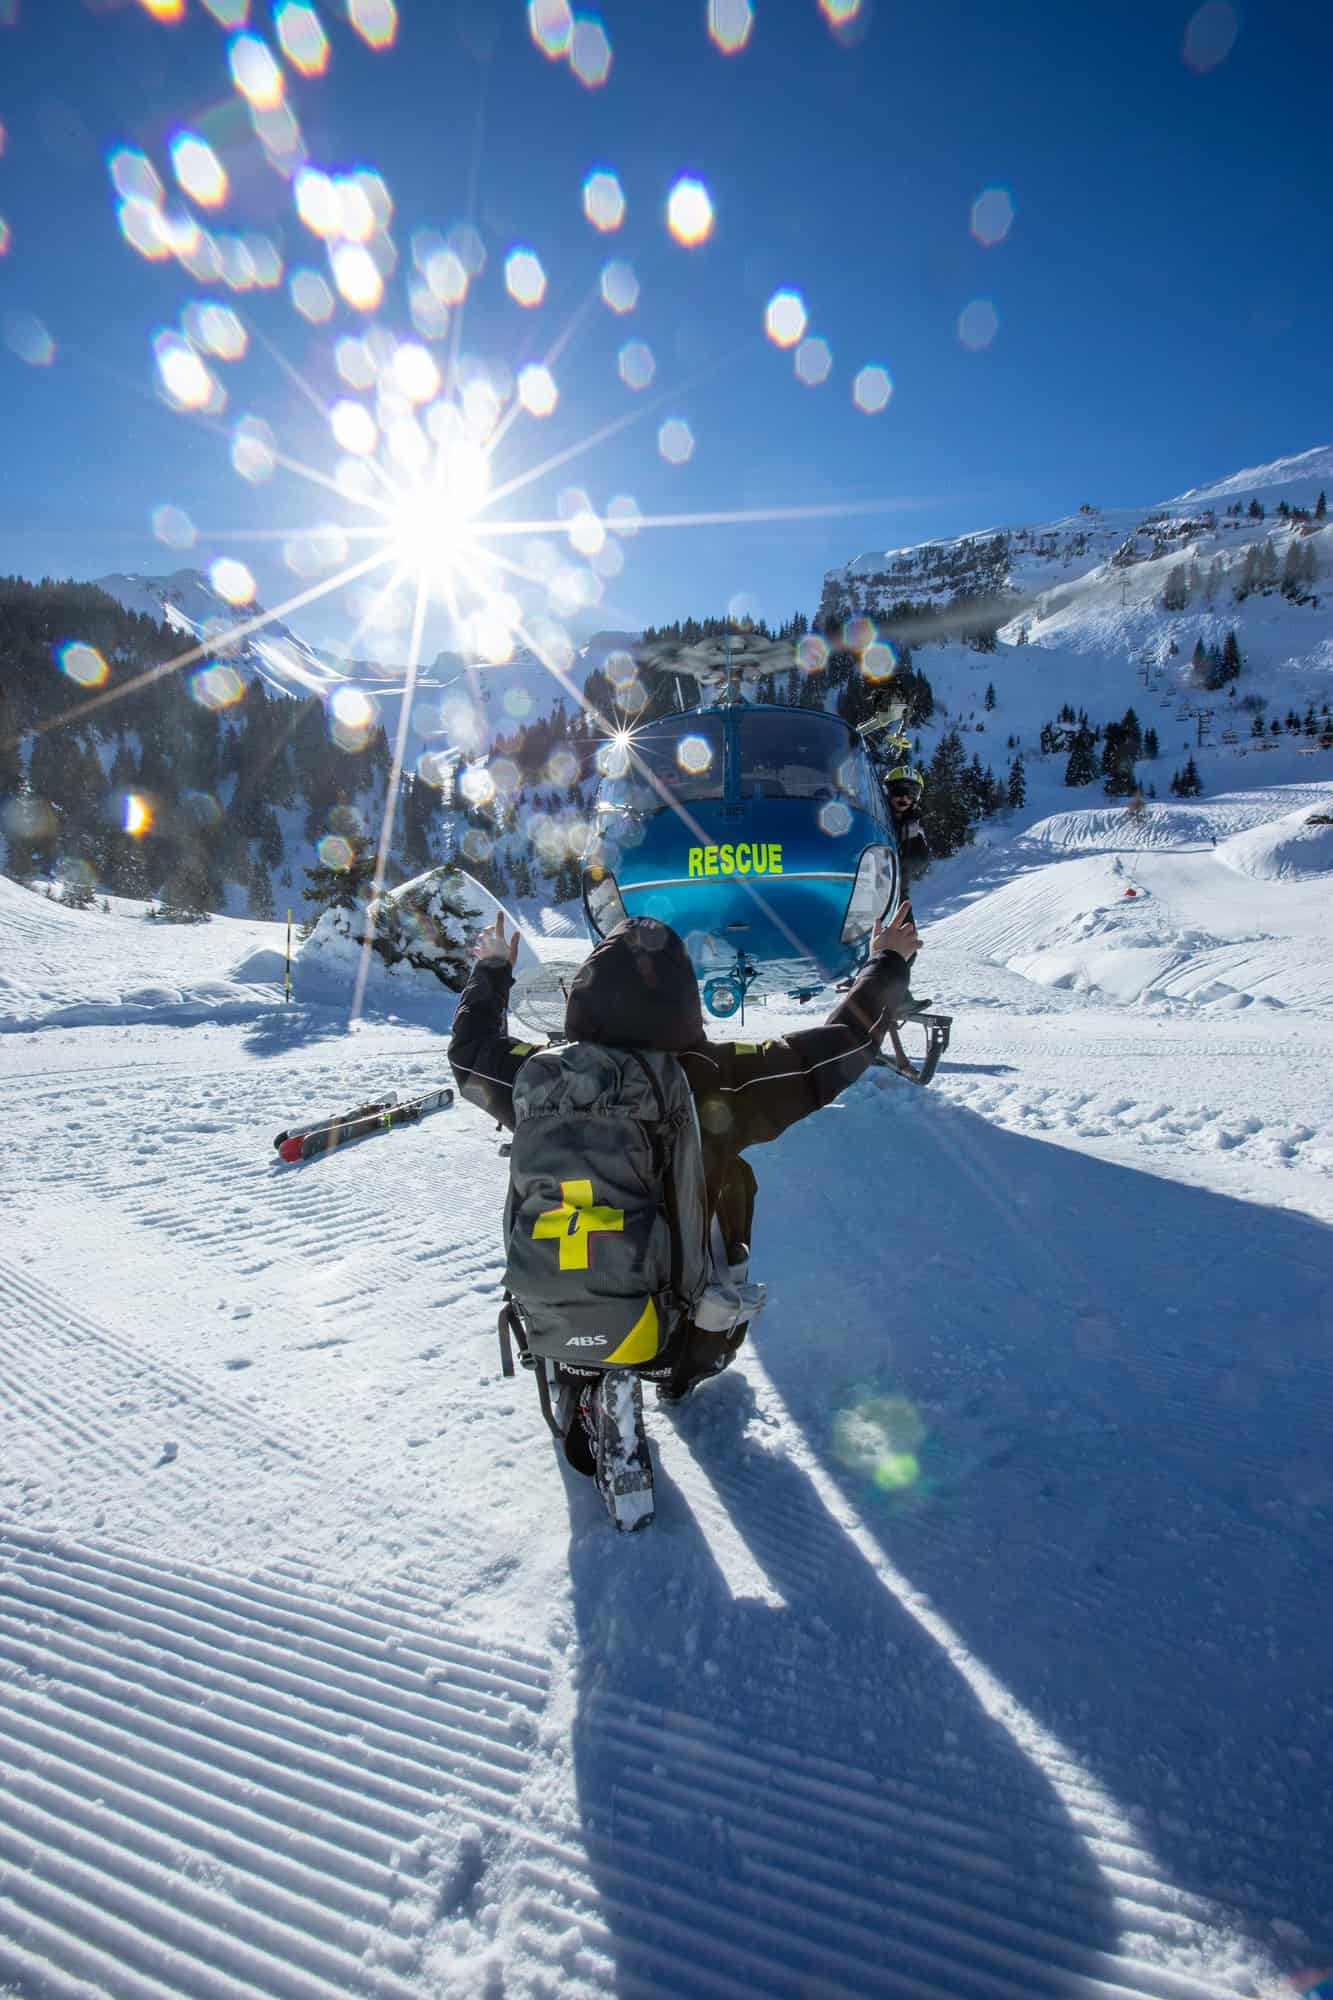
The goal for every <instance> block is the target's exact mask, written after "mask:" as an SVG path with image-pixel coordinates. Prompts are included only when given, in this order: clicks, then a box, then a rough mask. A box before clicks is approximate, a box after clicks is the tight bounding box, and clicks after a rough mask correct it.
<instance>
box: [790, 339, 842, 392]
mask: <svg viewBox="0 0 1333 2000" xmlns="http://www.w3.org/2000/svg"><path fill="white" fill-rule="evenodd" d="M832 366H833V350H832V348H831V347H830V346H829V344H828V342H827V341H826V340H821V339H820V338H819V337H818V336H815V337H813V338H811V339H809V340H803V341H802V342H801V344H800V346H799V347H798V348H797V350H796V373H797V374H798V375H799V376H800V378H801V380H802V382H804V383H805V385H806V387H807V389H816V388H818V386H819V384H820V383H821V382H827V380H828V378H829V371H830V369H831V368H832Z"/></svg>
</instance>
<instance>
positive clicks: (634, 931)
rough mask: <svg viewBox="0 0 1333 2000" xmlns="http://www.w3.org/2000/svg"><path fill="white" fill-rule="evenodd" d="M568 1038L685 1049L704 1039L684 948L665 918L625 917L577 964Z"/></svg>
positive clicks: (624, 1046) (567, 1018)
mask: <svg viewBox="0 0 1333 2000" xmlns="http://www.w3.org/2000/svg"><path fill="white" fill-rule="evenodd" d="M565 1033H566V1034H567V1035H568V1037H569V1039H570V1041H572V1042H606V1043H607V1044H608V1045H609V1046H610V1047H611V1048H613V1049H668V1050H673V1051H674V1050H679V1049H690V1048H696V1047H697V1046H698V1044H699V1043H700V1042H701V1041H703V1039H704V1020H703V1012H702V1010H701V1008H700V1006H699V988H698V984H697V982H696V980H695V977H694V969H693V967H692V966H691V964H690V958H689V953H688V952H687V951H686V949H685V946H684V944H683V942H682V941H681V939H680V938H679V937H677V935H676V933H675V931H673V930H672V929H671V926H670V925H669V924H660V923H658V921H657V919H656V918H655V917H627V918H626V919H625V921H624V923H622V924H617V925H616V927H615V929H614V930H613V931H612V932H611V934H610V935H609V937H605V938H603V939H602V942H601V943H600V944H599V945H598V946H596V948H595V949H594V950H593V951H592V952H591V953H590V954H589V955H588V957H587V958H586V959H585V960H584V962H583V964H582V965H581V966H580V967H579V970H578V973H577V975H576V977H575V980H574V983H573V985H572V986H571V987H570V989H569V1000H568V1003H567V1005H566V1007H565Z"/></svg>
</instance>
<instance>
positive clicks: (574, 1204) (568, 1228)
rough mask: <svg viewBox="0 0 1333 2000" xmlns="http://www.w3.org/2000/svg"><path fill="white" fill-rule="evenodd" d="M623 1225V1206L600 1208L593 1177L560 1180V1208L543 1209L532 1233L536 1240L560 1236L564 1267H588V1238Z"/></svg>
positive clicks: (561, 1264) (579, 1269)
mask: <svg viewBox="0 0 1333 2000" xmlns="http://www.w3.org/2000/svg"><path fill="white" fill-rule="evenodd" d="M624 1227H625V1211H624V1209H623V1208H599V1207H598V1206H597V1205H596V1204H595V1203H594V1201H593V1198H592V1182H591V1181H561V1183H560V1206H559V1208H548V1209H546V1210H544V1211H543V1213H542V1214H541V1215H539V1216H538V1217H537V1220H536V1221H535V1222H534V1223H533V1225H532V1234H533V1237H534V1239H535V1240H537V1241H540V1240H541V1239H542V1238H543V1237H547V1236H554V1237H556V1238H557V1239H558V1241H559V1244H560V1269H561V1270H562V1271H586V1270H587V1268H588V1244H589V1238H590V1237H592V1236H595V1235H598V1234H600V1233H601V1232H602V1231H604V1230H621V1229H623V1228H624Z"/></svg>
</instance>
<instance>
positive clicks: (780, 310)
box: [764, 291, 809, 347]
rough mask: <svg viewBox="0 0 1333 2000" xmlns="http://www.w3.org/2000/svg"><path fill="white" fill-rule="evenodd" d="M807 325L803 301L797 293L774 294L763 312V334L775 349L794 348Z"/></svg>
mask: <svg viewBox="0 0 1333 2000" xmlns="http://www.w3.org/2000/svg"><path fill="white" fill-rule="evenodd" d="M808 323H809V321H808V316H807V314H806V310H805V300H804V299H803V298H802V297H801V295H800V293H799V292H791V291H783V292H774V294H773V296H772V298H771V299H770V300H769V302H768V305H767V308H766V309H765V312H764V332H765V333H766V334H767V335H768V337H769V339H770V340H771V341H772V342H773V344H774V346H775V347H795V345H796V343H797V341H799V340H801V339H802V338H803V337H804V334H805V329H806V326H807V325H808Z"/></svg>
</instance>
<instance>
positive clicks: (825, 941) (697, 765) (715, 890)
mask: <svg viewBox="0 0 1333 2000" xmlns="http://www.w3.org/2000/svg"><path fill="white" fill-rule="evenodd" d="M640 659H641V663H643V664H649V663H650V664H652V665H653V666H657V667H663V668H666V669H667V670H668V671H670V672H672V673H674V674H678V675H683V676H688V677H690V678H692V679H694V680H695V681H697V682H698V684H699V688H700V697H699V704H698V706H696V707H694V708H690V709H686V710H684V711H683V712H681V713H678V714H675V715H669V716H664V717H661V718H659V719H658V720H656V721H653V722H648V723H645V724H643V725H642V726H634V727H628V728H626V729H624V730H623V731H621V732H620V733H619V734H617V735H615V736H614V737H612V738H611V739H610V740H609V741H608V742H606V743H604V744H603V745H602V747H601V749H600V751H599V753H598V766H599V769H600V772H601V783H600V785H599V787H598V790H597V795H596V801H595V812H596V825H595V828H594V831H593V836H592V838H591V840H590V842H589V845H588V848H587V850H586V852H585V854H584V858H583V875H582V886H583V907H584V913H585V916H586V919H587V923H588V928H589V930H590V931H591V933H592V935H593V936H594V937H595V938H599V937H604V936H605V935H606V934H607V932H608V931H610V930H611V929H612V928H613V927H614V926H615V925H616V924H617V923H619V922H620V921H621V920H622V919H623V918H624V917H626V916H650V917H657V918H660V919H661V921H662V922H663V923H667V924H670V925H671V927H672V929H673V930H675V931H677V932H679V934H680V935H681V937H683V938H684V940H685V943H686V947H687V949H688V951H689V954H690V960H691V963H692V964H693V966H694V970H695V974H696V976H697V977H698V979H699V981H700V984H701V987H702V994H703V1001H704V1005H705V1006H706V1007H707V1009H708V1011H709V1013H710V1014H712V1015H713V1016H714V1017H716V1018H718V1019H723V1020H725V1019H727V1018H729V1017H730V1016H732V1015H733V1014H736V1013H740V1014H741V1016H742V1018H744V1006H745V1001H746V999H747V997H748V996H751V995H753V996H754V997H756V998H757V997H760V996H763V995H771V994H775V993H779V992H781V993H785V994H788V995H790V996H791V997H793V998H796V999H799V1000H808V999H811V998H812V997H813V996H814V995H815V994H816V993H818V992H819V991H820V989H821V988H823V987H825V986H828V985H836V984H838V983H839V982H843V983H845V982H846V981H848V980H849V979H850V978H851V976H852V975H853V974H854V973H855V971H856V969H857V967H858V966H859V965H860V964H861V963H862V962H863V961H864V959H865V957H866V953H867V951H868V949H869V944H870V937H871V932H872V930H873V928H874V926H875V923H876V922H877V920H878V919H880V918H882V917H884V916H886V915H887V914H889V913H890V912H891V911H892V910H893V909H894V908H895V907H896V906H897V903H898V900H899V894H900V887H899V883H900V876H899V866H898V853H897V847H896V844H895V841H894V835H893V829H892V825H891V823H890V819H889V814H888V810H887V807H886V806H885V803H884V797H883V793H882V791H881V789H880V785H879V782H878V777H877V774H876V767H875V762H874V759H873V757H872V755H871V753H870V750H869V748H868V746H867V742H866V739H865V736H864V734H862V733H861V732H858V731H857V730H855V729H853V728H851V727H850V726H849V724H847V723H846V722H844V721H843V720H842V719H841V718H840V717H839V716H836V715H832V714H829V713H828V712H827V711H825V710H823V709H817V708H802V707H792V706H788V705H785V704H782V703H776V702H767V701H758V700H755V699H754V698H753V696H754V690H755V683H756V682H757V681H758V679H759V678H760V676H761V675H764V674H771V673H775V672H786V671H787V670H788V669H790V668H791V667H792V665H793V664H794V663H795V659H796V655H795V652H794V649H793V646H792V644H791V642H790V641H787V642H777V641H773V640H771V639H769V638H767V637H766V636H760V635H756V634H753V633H749V632H739V633H732V632H727V633H724V634H721V635H719V636H718V637H716V638H708V639H704V640H702V641H701V642H700V643H698V644H696V645H671V646H668V647H664V648H656V649H653V650H652V651H651V652H648V653H645V654H643V655H641V656H640ZM901 713H902V711H901V707H898V709H897V713H896V716H895V714H894V710H893V708H892V707H890V708H889V710H888V715H889V717H890V718H891V721H890V726H892V723H893V721H896V720H897V719H898V718H900V717H901ZM894 740H895V741H897V740H900V739H894ZM911 1018H912V1019H913V1020H914V1021H917V1022H920V1023H921V1024H922V1025H924V1026H925V1027H926V1031H927V1038H928V1046H927V1052H926V1060H925V1061H924V1062H923V1063H922V1064H921V1065H920V1066H915V1065H913V1064H911V1063H910V1062H908V1060H907V1058H906V1056H905V1055H904V1053H903V1051H902V1046H901V1041H900V1040H899V1037H898V1035H897V1031H896V1029H895V1033H894V1037H893V1040H894V1046H895V1051H896V1053H897V1056H898V1058H899V1062H898V1066H899V1067H900V1068H902V1069H904V1071H905V1073H907V1074H910V1075H913V1076H915V1077H916V1078H917V1080H918V1081H923V1082H924V1081H928V1080H929V1077H930V1075H932V1074H933V1072H934V1069H935V1065H936V1063H937V1062H938V1061H939V1057H940V1054H941V1053H942V1052H943V1049H944V1047H945V1046H947V1042H948V1023H947V1022H946V1021H945V1019H944V1017H942V1016H930V1015H924V1014H921V1013H920V1012H918V1013H916V1014H914V1015H913V1016H912V1017H911Z"/></svg>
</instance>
